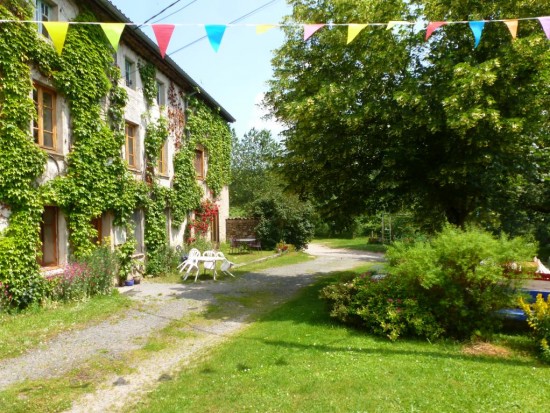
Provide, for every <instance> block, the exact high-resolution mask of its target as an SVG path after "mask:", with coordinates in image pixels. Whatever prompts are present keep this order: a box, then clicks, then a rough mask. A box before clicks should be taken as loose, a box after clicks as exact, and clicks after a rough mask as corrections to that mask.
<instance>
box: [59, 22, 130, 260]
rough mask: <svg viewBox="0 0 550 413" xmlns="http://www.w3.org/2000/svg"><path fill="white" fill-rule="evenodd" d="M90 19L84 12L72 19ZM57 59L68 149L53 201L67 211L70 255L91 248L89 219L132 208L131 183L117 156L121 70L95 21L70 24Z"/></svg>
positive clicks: (121, 142)
mask: <svg viewBox="0 0 550 413" xmlns="http://www.w3.org/2000/svg"><path fill="white" fill-rule="evenodd" d="M94 19H95V17H94V16H93V15H90V14H88V13H83V14H81V15H80V16H79V17H78V19H77V20H79V21H94ZM60 60H61V64H60V66H61V70H59V71H57V72H56V73H55V74H54V80H55V85H56V87H57V90H58V91H60V92H61V93H63V94H64V95H65V96H66V97H67V101H68V103H69V107H70V109H71V121H72V138H73V150H72V152H71V153H70V154H69V156H68V158H67V161H68V170H67V173H66V175H65V176H62V177H58V178H56V179H55V182H54V184H53V185H54V187H55V188H56V193H57V201H58V202H57V203H58V205H59V206H61V207H62V208H63V209H64V210H65V211H66V214H67V216H68V221H69V229H70V241H71V245H72V247H73V249H74V254H75V256H77V257H82V256H87V255H89V254H90V253H91V252H92V251H93V249H94V248H95V246H94V245H93V243H92V241H91V240H92V239H93V237H94V236H96V235H97V234H96V233H95V229H94V228H93V226H92V225H91V220H92V219H93V218H97V217H100V216H101V215H102V214H103V213H104V212H106V211H114V212H115V215H116V216H120V217H122V220H124V219H125V217H126V218H127V217H128V216H129V214H130V213H131V211H132V210H133V209H134V208H135V195H134V193H135V191H136V183H135V180H134V179H133V177H132V176H131V174H130V173H129V171H128V170H127V168H126V165H125V163H124V161H123V159H122V158H121V156H120V148H121V147H122V146H123V145H124V143H125V142H124V133H123V129H122V125H121V123H122V119H123V112H122V110H123V108H124V106H125V104H126V100H127V98H126V95H125V93H124V92H123V91H122V90H121V89H122V88H120V87H118V79H119V78H120V72H119V71H118V70H116V69H113V61H112V49H111V46H110V45H109V44H108V42H107V41H106V39H105V36H104V34H103V32H102V30H101V28H100V27H99V26H96V25H73V26H71V27H70V30H69V32H68V35H67V39H66V41H65V47H64V50H63V54H62V55H61V59H60ZM109 76H111V77H109ZM109 92H111V93H110V94H109ZM108 94H109V96H110V97H111V98H112V100H111V102H110V108H109V111H108V118H109V122H107V121H106V120H104V119H103V116H102V100H103V99H104V98H105V97H106V96H107V95H108Z"/></svg>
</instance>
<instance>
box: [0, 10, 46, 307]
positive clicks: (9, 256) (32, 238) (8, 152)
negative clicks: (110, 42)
mask: <svg viewBox="0 0 550 413" xmlns="http://www.w3.org/2000/svg"><path fill="white" fill-rule="evenodd" d="M14 18H15V19H16V18H20V19H25V20H28V19H32V8H31V7H30V6H29V5H28V4H27V3H26V2H20V1H6V2H3V6H0V19H14ZM45 45H46V43H45V42H42V41H39V40H38V38H37V31H36V28H34V27H32V26H30V25H24V24H21V25H16V24H2V25H0V56H1V58H0V78H1V79H2V82H1V85H0V171H2V172H1V174H0V201H1V202H2V204H3V206H5V207H6V208H9V210H10V211H11V216H10V217H9V226H8V228H7V229H6V230H4V231H2V233H0V283H1V284H2V288H1V289H0V294H3V295H4V297H5V298H6V299H7V302H8V303H9V305H10V306H11V307H12V308H22V307H25V306H27V305H29V304H30V303H32V302H34V301H36V300H38V299H40V298H41V296H42V294H43V291H44V282H43V280H42V277H41V276H40V271H39V266H38V263H37V261H36V253H37V250H38V249H39V246H40V239H39V233H40V219H41V213H42V206H41V203H40V197H39V193H38V191H37V190H36V184H35V182H36V181H37V179H38V178H39V177H40V176H41V175H42V173H43V172H44V168H45V165H46V156H45V154H44V152H42V151H41V150H40V149H39V148H38V147H37V146H36V145H35V144H34V142H33V138H32V136H31V135H30V131H29V125H30V124H31V121H32V119H33V116H34V114H35V109H34V103H33V101H32V99H31V98H30V96H31V91H32V83H31V81H30V79H31V74H30V65H31V64H34V65H35V66H37V67H38V68H39V69H40V70H42V71H44V72H48V71H49V67H48V66H46V65H45V64H43V63H42V62H43V59H45V58H49V60H50V61H54V62H55V55H54V54H53V53H48V50H47V48H46V47H45Z"/></svg>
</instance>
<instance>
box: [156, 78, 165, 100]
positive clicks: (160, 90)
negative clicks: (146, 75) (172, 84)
mask: <svg viewBox="0 0 550 413" xmlns="http://www.w3.org/2000/svg"><path fill="white" fill-rule="evenodd" d="M157 105H159V106H165V105H166V90H165V87H164V83H162V82H159V81H157Z"/></svg>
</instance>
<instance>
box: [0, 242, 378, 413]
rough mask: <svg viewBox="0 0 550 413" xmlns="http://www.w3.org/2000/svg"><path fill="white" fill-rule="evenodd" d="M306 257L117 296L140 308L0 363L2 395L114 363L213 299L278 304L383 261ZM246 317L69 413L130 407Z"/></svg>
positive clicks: (315, 251)
mask: <svg viewBox="0 0 550 413" xmlns="http://www.w3.org/2000/svg"><path fill="white" fill-rule="evenodd" d="M307 252H308V253H309V254H311V255H314V256H315V257H316V258H315V259H314V260H311V261H308V262H305V263H301V264H295V265H290V266H285V267H278V268H272V269H267V270H264V271H261V272H258V273H248V274H245V275H244V276H240V277H238V278H237V279H236V280H233V279H231V280H228V281H225V280H223V279H222V280H221V281H216V282H215V281H201V282H198V283H186V284H152V283H142V284H140V285H138V286H135V287H134V288H132V289H128V290H123V292H124V293H125V294H128V295H129V296H130V297H132V298H133V299H135V300H139V302H140V303H141V304H142V305H141V308H140V309H139V310H132V311H129V312H128V313H127V314H126V315H125V316H124V317H122V318H121V319H119V320H117V321H116V322H113V321H107V322H103V323H100V324H98V325H96V326H92V327H89V328H86V329H84V330H78V331H70V332H66V333H63V334H60V335H59V336H57V337H56V338H55V339H53V340H52V341H50V342H48V343H44V344H43V345H41V346H40V347H39V348H36V349H33V350H32V351H30V352H28V353H26V354H24V355H22V356H19V357H16V358H12V359H7V360H3V361H1V362H0V390H2V389H5V388H6V387H8V386H10V385H12V384H14V383H17V382H21V381H23V380H34V379H42V378H53V377H60V376H62V375H63V374H65V373H66V372H68V371H70V370H72V369H74V368H76V367H78V366H79V365H80V364H82V363H84V362H85V361H86V360H88V359H90V358H91V357H93V356H96V355H98V354H101V355H105V356H108V357H112V358H118V357H120V356H121V355H122V354H123V353H125V352H127V351H129V350H134V349H139V348H141V347H142V346H143V344H144V343H145V342H146V341H147V339H148V337H149V336H151V335H152V334H154V333H155V331H158V330H160V329H162V328H163V327H165V326H167V325H168V324H169V323H170V322H171V321H173V320H179V319H181V318H183V317H186V316H189V315H190V314H193V313H199V312H201V311H202V310H204V309H205V308H206V306H208V305H209V304H215V303H216V295H219V294H223V295H225V296H231V295H233V296H246V295H247V294H255V293H261V292H266V293H267V292H268V293H269V294H270V296H271V297H272V298H273V302H275V303H277V302H283V301H285V300H287V299H289V298H290V297H291V296H292V295H294V294H295V293H296V292H297V291H298V290H299V289H300V288H302V287H304V286H306V285H308V284H310V283H312V282H313V281H314V279H315V277H316V276H317V275H320V274H323V273H328V272H332V271H339V270H346V269H350V268H353V267H355V266H357V265H359V264H361V263H364V262H368V261H371V262H379V261H382V255H381V254H376V253H366V252H364V253H363V252H357V251H350V250H332V249H329V248H326V247H322V246H320V245H316V244H312V245H310V247H309V248H308V250H307ZM251 315H252V313H251V310H250V309H249V308H245V307H244V306H243V307H242V311H239V312H238V313H237V314H235V315H233V316H231V317H229V318H223V319H218V320H212V321H210V322H209V323H208V324H207V325H206V326H205V325H204V323H203V324H201V326H200V327H199V326H193V325H189V326H188V330H189V331H190V332H192V333H193V335H192V338H190V339H189V340H188V341H189V343H185V344H186V345H184V346H181V347H179V348H176V349H169V350H163V351H159V352H155V353H152V355H151V357H150V358H148V359H146V360H140V362H139V365H137V366H133V367H135V372H133V373H132V374H129V375H125V376H124V377H117V376H112V377H110V378H108V380H106V381H105V383H104V384H103V385H101V386H100V387H99V390H97V391H96V392H94V393H90V394H87V395H86V396H84V397H83V398H81V399H80V400H76V401H75V402H74V403H73V406H72V409H71V410H70V411H71V412H86V413H88V412H116V411H119V410H120V409H121V408H122V407H124V406H128V404H131V403H132V402H135V399H136V394H139V393H142V392H144V391H147V390H151V389H154V388H155V386H156V385H157V384H158V383H159V381H163V380H166V379H170V377H172V376H173V375H174V374H176V373H177V371H178V370H181V369H182V368H183V367H184V366H185V365H187V364H189V363H191V362H192V361H193V360H196V359H197V358H198V357H200V356H201V355H203V354H205V353H206V352H207V351H208V350H209V349H210V348H212V347H213V346H215V345H216V344H219V343H220V342H221V341H223V340H225V339H226V338H228V337H230V336H231V335H232V334H234V333H236V332H237V331H239V330H241V329H242V328H244V326H246V324H247V319H248V318H249V317H250V316H251Z"/></svg>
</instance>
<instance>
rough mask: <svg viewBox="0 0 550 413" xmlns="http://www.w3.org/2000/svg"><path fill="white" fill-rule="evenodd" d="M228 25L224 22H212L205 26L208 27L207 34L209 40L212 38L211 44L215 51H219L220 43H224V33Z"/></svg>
mask: <svg viewBox="0 0 550 413" xmlns="http://www.w3.org/2000/svg"><path fill="white" fill-rule="evenodd" d="M226 27H227V26H225V25H224V24H210V25H206V26H204V28H205V29H206V35H207V36H208V40H210V45H211V46H212V49H214V51H215V52H217V51H218V49H219V48H220V44H221V43H222V38H223V34H224V33H225V28H226Z"/></svg>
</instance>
